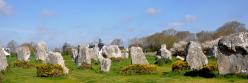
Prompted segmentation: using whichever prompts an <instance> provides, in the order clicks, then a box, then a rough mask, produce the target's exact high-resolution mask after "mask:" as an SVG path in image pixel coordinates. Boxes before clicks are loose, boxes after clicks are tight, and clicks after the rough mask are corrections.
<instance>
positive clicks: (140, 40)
mask: <svg viewBox="0 0 248 83" xmlns="http://www.w3.org/2000/svg"><path fill="white" fill-rule="evenodd" d="M143 44H144V39H143V38H133V39H130V40H129V46H128V47H132V46H139V47H143Z"/></svg>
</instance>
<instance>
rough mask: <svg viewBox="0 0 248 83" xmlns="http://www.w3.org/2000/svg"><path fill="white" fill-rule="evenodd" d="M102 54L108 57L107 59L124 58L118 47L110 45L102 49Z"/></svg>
mask: <svg viewBox="0 0 248 83" xmlns="http://www.w3.org/2000/svg"><path fill="white" fill-rule="evenodd" d="M102 53H104V54H106V55H107V58H112V57H114V58H118V57H122V56H121V50H120V49H119V47H118V45H109V46H104V47H103V48H102Z"/></svg>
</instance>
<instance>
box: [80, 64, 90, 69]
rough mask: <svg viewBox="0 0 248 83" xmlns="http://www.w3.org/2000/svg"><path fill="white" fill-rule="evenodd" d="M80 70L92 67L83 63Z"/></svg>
mask: <svg viewBox="0 0 248 83" xmlns="http://www.w3.org/2000/svg"><path fill="white" fill-rule="evenodd" d="M79 69H92V65H91V64H85V63H82V64H81V66H80V67H79Z"/></svg>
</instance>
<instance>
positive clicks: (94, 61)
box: [91, 59, 100, 65]
mask: <svg viewBox="0 0 248 83" xmlns="http://www.w3.org/2000/svg"><path fill="white" fill-rule="evenodd" d="M91 64H94V65H99V64H100V61H99V60H94V59H91Z"/></svg>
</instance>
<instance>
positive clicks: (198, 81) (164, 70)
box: [0, 56, 248, 83]
mask: <svg viewBox="0 0 248 83" xmlns="http://www.w3.org/2000/svg"><path fill="white" fill-rule="evenodd" d="M63 57H64V59H65V64H66V66H67V67H68V68H69V69H70V73H69V75H67V76H64V77H54V78H52V77H47V78H44V77H37V76H36V68H35V67H31V68H26V69H25V68H20V67H15V66H14V63H15V61H16V57H15V56H12V57H8V63H9V64H10V66H9V68H8V70H7V71H5V72H4V73H1V74H0V80H2V82H3V83H182V82H183V83H227V82H230V83H232V82H233V83H248V79H244V78H239V77H237V76H227V77H223V76H218V77H216V78H202V77H186V76H183V73H176V72H171V64H166V65H164V66H158V71H159V73H158V74H150V75H123V74H121V69H122V68H123V67H124V66H127V65H130V64H131V60H130V59H126V60H123V61H120V62H113V63H112V66H111V70H110V72H109V73H102V72H100V71H99V70H100V69H99V65H93V67H92V69H85V70H82V69H78V68H77V67H76V65H75V64H74V63H73V61H72V59H71V58H70V56H63ZM147 59H148V61H149V63H151V64H153V63H154V62H155V58H154V57H153V56H147ZM30 63H32V64H38V63H40V62H37V61H35V57H34V56H32V57H31V61H30ZM209 63H211V64H214V63H215V59H210V60H209ZM0 83H1V82H0Z"/></svg>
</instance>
